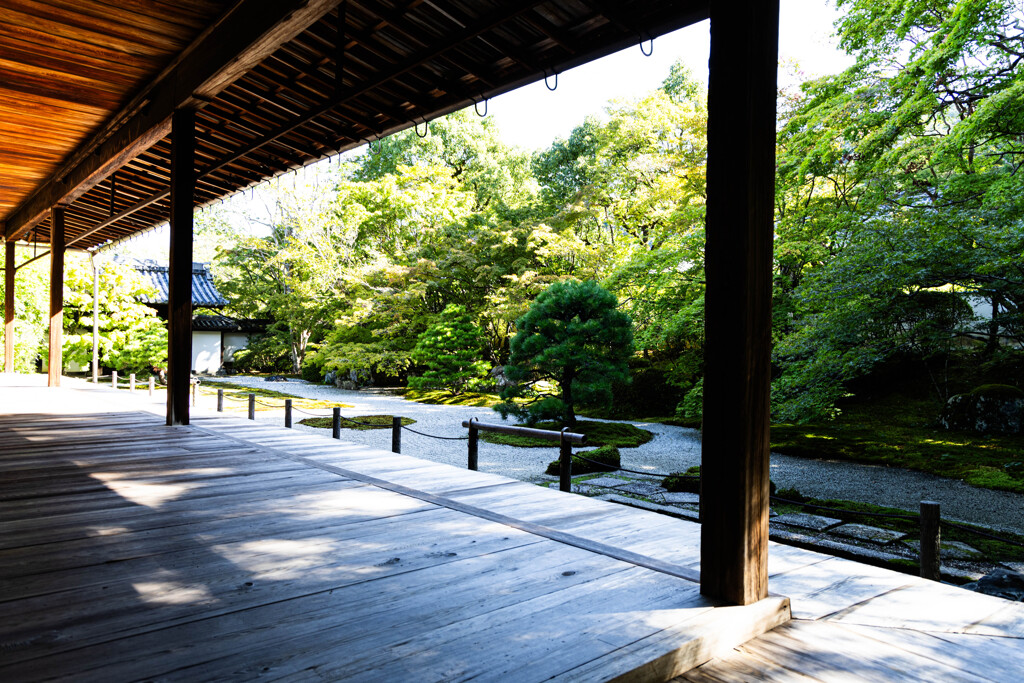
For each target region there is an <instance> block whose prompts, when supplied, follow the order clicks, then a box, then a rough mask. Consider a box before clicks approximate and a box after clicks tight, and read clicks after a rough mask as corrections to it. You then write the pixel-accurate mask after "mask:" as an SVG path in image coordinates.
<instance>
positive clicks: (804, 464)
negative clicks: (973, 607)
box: [203, 376, 1024, 533]
mask: <svg viewBox="0 0 1024 683" xmlns="http://www.w3.org/2000/svg"><path fill="white" fill-rule="evenodd" d="M203 381H204V382H205V383H207V384H214V383H216V382H218V381H228V382H230V383H231V384H236V385H243V386H249V387H258V388H261V389H272V390H275V391H281V392H284V393H288V394H292V395H294V396H299V397H303V398H316V399H323V400H327V401H334V402H339V403H346V404H349V405H351V406H353V407H352V408H344V409H343V410H342V413H341V414H342V415H344V416H346V417H354V416H357V415H375V414H381V415H383V414H390V415H400V416H403V417H411V418H413V419H414V420H416V423H415V424H413V425H410V428H411V429H414V430H416V431H420V432H424V433H426V434H433V435H437V436H445V437H464V436H466V429H465V428H463V427H462V422H463V421H464V420H469V419H470V418H473V417H475V418H478V419H479V420H480V421H481V422H501V421H502V420H501V416H500V415H498V414H497V413H496V412H494V411H493V410H491V409H489V408H474V407H466V406H446V405H428V404H423V403H416V402H414V401H407V400H405V399H404V398H402V397H400V396H390V395H385V394H378V393H371V392H366V391H347V390H344V389H337V388H335V387H331V386H326V385H319V384H311V383H309V382H306V381H304V380H297V379H290V380H288V381H287V382H267V381H265V380H264V379H263V378H261V377H241V376H235V377H231V378H230V379H227V380H220V379H218V378H209V379H204V380H203ZM317 412H318V413H320V414H326V413H327V412H328V411H325V410H320V411H317ZM303 417H305V416H304V415H302V414H300V413H298V412H296V414H295V416H294V421H295V428H296V429H303V430H308V431H311V432H316V433H318V434H324V435H326V436H328V437H329V436H330V431H329V430H324V429H317V428H314V427H307V426H305V425H299V424H298V421H299V420H300V419H302V418H303ZM256 418H257V419H258V420H260V421H267V422H273V423H278V424H283V420H284V418H283V412H277V411H273V412H272V411H257V412H256ZM506 422H509V423H511V420H507V421H506ZM631 424H635V425H636V426H638V427H642V428H643V429H648V430H650V431H651V432H654V434H655V437H654V439H652V440H651V441H650V442H648V443H646V444H644V445H643V446H640V447H639V448H625V449H621V451H620V452H621V454H622V466H623V467H625V468H627V469H631V470H637V471H639V472H650V473H651V474H657V473H667V472H679V471H682V470H685V469H686V468H688V467H690V466H691V465H699V464H700V433H699V432H698V431H697V430H695V429H687V428H685V427H673V426H670V425H662V424H653V423H646V422H634V423H631ZM341 438H342V440H343V441H349V442H353V443H361V444H365V445H367V446H371V447H373V448H380V449H383V450H390V449H391V430H390V429H378V430H367V431H357V430H353V429H343V430H342V433H341ZM402 453H403V454H404V455H411V456H415V457H419V458H426V459H428V460H433V461H436V462H443V463H447V464H449V465H455V466H458V467H465V466H466V442H465V441H464V440H463V441H450V440H440V439H432V438H428V437H425V436H420V435H417V434H415V433H413V432H411V431H409V430H408V429H406V430H403V432H402ZM557 456H558V449H557V447H555V446H553V447H552V448H550V449H548V448H519V447H515V446H500V445H495V444H490V443H485V442H481V443H480V452H479V460H480V462H479V465H480V469H481V470H483V471H486V472H495V473H497V474H503V475H505V476H508V477H513V478H516V479H522V480H524V481H541V480H543V479H545V477H544V476H543V475H542V473H543V471H544V468H545V467H546V466H547V464H548V463H549V462H550V461H552V460H554V459H556V458H557ZM771 478H772V481H774V482H775V483H776V485H778V487H779V488H790V487H794V488H797V489H799V490H800V492H801V493H803V494H804V495H808V496H813V497H816V498H841V499H847V500H857V501H862V502H867V503H874V504H876V505H886V506H891V507H897V508H902V509H905V510H916V509H917V507H918V505H919V504H920V502H921V501H922V500H932V501H937V502H938V503H940V504H941V506H942V516H943V518H944V519H951V520H958V521H961V522H969V523H975V524H982V525H985V526H989V527H992V528H997V529H1005V530H1009V531H1016V532H1020V533H1024V496H1021V495H1019V494H1014V493H1007V492H1003V491H991V490H988V489H980V488H975V487H973V486H968V485H967V484H964V483H963V482H961V481H957V480H953V479H945V478H942V477H936V476H934V475H930V474H925V473H922V472H914V471H910V470H903V469H898V468H888V467H879V466H874V465H862V464H857V463H848V462H834V461H820V460H806V459H803V458H794V457H790V456H785V455H780V454H778V453H772V456H771ZM550 479H551V480H554V478H550Z"/></svg>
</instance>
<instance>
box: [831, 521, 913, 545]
mask: <svg viewBox="0 0 1024 683" xmlns="http://www.w3.org/2000/svg"><path fill="white" fill-rule="evenodd" d="M830 533H833V534H842V535H843V536H848V537H850V538H856V539H857V540H860V541H872V542H873V543H890V542H892V541H895V540H897V539H900V538H903V537H904V536H906V534H905V533H903V532H902V531H893V530H892V529H879V528H878V527H875V526H868V525H867V524H844V525H842V526H840V527H836V528H835V529H831V530H830Z"/></svg>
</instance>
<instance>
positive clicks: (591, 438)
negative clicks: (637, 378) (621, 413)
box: [480, 420, 654, 448]
mask: <svg viewBox="0 0 1024 683" xmlns="http://www.w3.org/2000/svg"><path fill="white" fill-rule="evenodd" d="M534 426H535V427H536V428H537V429H550V430H552V431H556V432H557V431H559V430H560V429H561V427H560V426H559V425H558V424H556V423H554V422H538V423H537V424H536V425H534ZM571 431H573V432H576V433H577V434H584V435H586V437H587V446H615V447H616V448H636V447H637V446H642V445H643V444H645V443H647V442H648V441H650V440H651V439H653V438H654V433H653V432H649V431H647V430H646V429H640V428H639V427H634V426H633V425H631V424H626V423H623V422H594V421H591V420H578V421H577V422H576V426H575V427H574V428H573V429H572V430H571ZM480 439H481V440H483V441H486V442H487V443H496V444H503V445H506V446H519V447H522V448H552V447H557V445H558V442H557V441H546V440H544V439H537V438H534V437H530V436H512V435H511V434H498V433H496V432H480Z"/></svg>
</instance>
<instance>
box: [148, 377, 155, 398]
mask: <svg viewBox="0 0 1024 683" xmlns="http://www.w3.org/2000/svg"><path fill="white" fill-rule="evenodd" d="M155 386H156V378H155V377H153V375H150V376H149V395H150V396H152V395H153V389H154V388H155Z"/></svg>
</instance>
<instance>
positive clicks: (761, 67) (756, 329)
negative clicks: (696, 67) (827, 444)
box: [700, 0, 779, 605]
mask: <svg viewBox="0 0 1024 683" xmlns="http://www.w3.org/2000/svg"><path fill="white" fill-rule="evenodd" d="M778 25H779V0H739V1H738V2H731V3H717V4H716V3H711V59H710V62H709V65H710V79H709V85H708V171H707V183H708V190H707V197H708V198H707V246H706V253H705V268H706V277H707V293H706V296H705V302H706V303H705V306H706V308H705V340H706V341H705V347H704V348H705V352H704V425H703V436H704V438H703V446H702V455H701V476H702V483H701V486H702V491H701V506H702V508H701V514H702V518H703V526H702V528H701V572H700V576H701V592H702V593H703V594H704V595H707V596H709V597H711V598H715V599H718V600H723V601H725V602H728V603H732V604H739V605H746V604H750V603H752V602H755V601H757V600H760V599H762V598H765V597H767V595H768V495H769V492H768V453H769V450H768V429H769V421H768V410H769V379H770V375H769V363H770V354H771V294H772V238H773V226H772V205H773V200H774V180H775V98H776V69H777V63H778V36H779V32H778Z"/></svg>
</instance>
